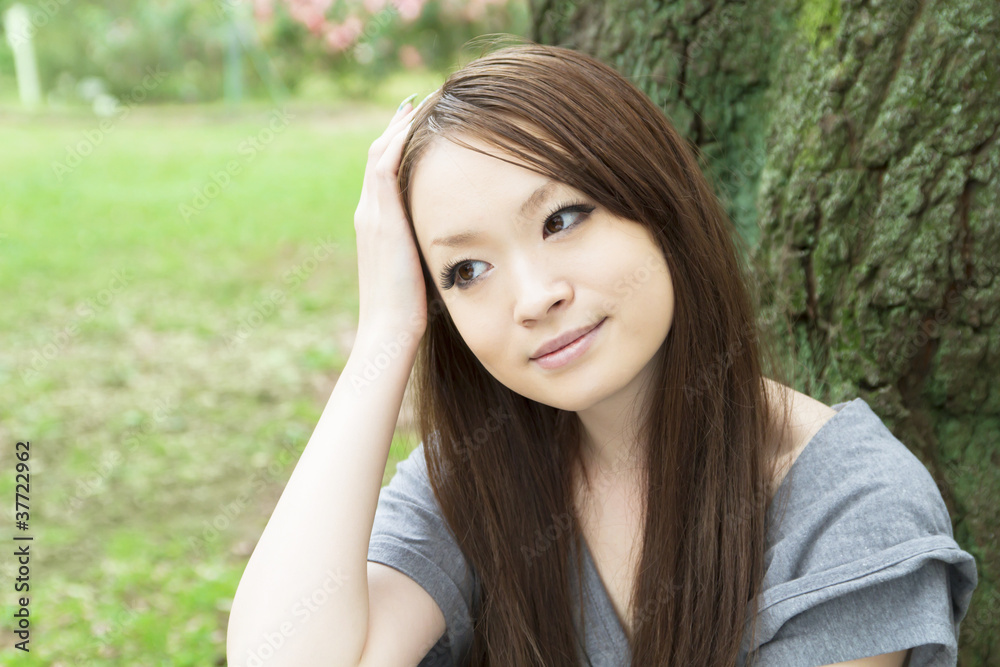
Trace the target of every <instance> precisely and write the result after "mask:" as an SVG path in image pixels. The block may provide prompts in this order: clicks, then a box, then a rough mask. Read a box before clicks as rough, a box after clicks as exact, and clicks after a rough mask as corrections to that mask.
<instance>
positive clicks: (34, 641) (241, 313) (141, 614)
mask: <svg viewBox="0 0 1000 667" xmlns="http://www.w3.org/2000/svg"><path fill="white" fill-rule="evenodd" d="M431 90H433V86H431V87H428V86H423V87H422V88H420V89H419V90H418V91H409V92H420V91H423V92H422V94H426V93H428V92H430V91H431ZM405 96H406V92H403V93H402V94H399V95H398V98H395V97H394V99H401V98H402V97H405ZM394 110H395V103H392V104H391V105H389V106H387V105H383V104H373V105H371V106H360V105H359V106H354V107H352V108H349V109H340V110H330V109H322V108H316V107H313V108H307V107H291V113H292V116H293V117H292V118H291V119H290V121H289V123H288V125H287V127H285V128H283V129H281V131H280V132H277V133H275V135H274V136H273V137H272V140H271V141H270V143H267V144H266V145H264V146H263V147H262V148H261V149H260V150H258V151H256V153H255V154H253V155H252V156H251V157H249V158H248V157H247V156H246V155H245V154H241V153H240V148H239V147H240V145H241V142H243V141H245V140H246V139H247V138H248V137H260V136H261V133H262V130H263V129H264V128H265V127H267V122H268V114H269V112H270V108H268V107H266V106H261V107H258V108H253V109H249V110H247V111H245V112H242V113H240V114H239V115H236V114H234V113H232V112H229V111H227V110H225V109H224V108H222V107H213V108H209V109H204V108H195V109H188V108H173V109H148V110H138V109H137V110H134V111H133V112H132V113H131V114H130V115H129V116H128V117H126V118H124V119H121V120H119V121H118V122H116V123H114V124H113V125H112V126H111V127H110V128H109V129H108V130H107V131H105V132H101V133H100V134H99V136H100V140H99V141H97V139H96V138H97V137H98V134H95V133H97V132H99V131H100V124H99V122H98V121H97V120H96V119H95V118H93V117H88V116H80V115H74V114H71V113H64V114H57V115H47V116H33V117H28V116H23V115H17V114H12V113H10V112H6V113H4V112H0V147H2V148H0V294H2V295H3V305H4V317H3V318H2V320H0V334H2V336H3V341H4V344H3V345H2V346H0V410H2V412H0V415H2V416H0V435H2V437H0V447H2V449H0V471H2V474H0V494H2V497H3V498H4V499H5V500H4V502H5V503H6V507H7V510H6V512H5V513H4V515H3V518H4V520H5V521H6V522H8V523H7V525H8V526H9V527H8V528H7V529H6V532H7V533H8V534H9V535H11V536H12V535H13V534H15V533H16V534H21V535H25V534H27V535H32V536H33V537H34V541H33V542H32V543H31V553H32V557H31V562H30V567H31V572H30V577H31V578H30V587H31V588H30V591H29V592H28V593H27V594H26V595H27V596H28V597H29V598H30V613H31V643H30V645H29V646H30V649H31V651H30V653H23V652H21V651H17V650H14V649H13V648H12V647H13V645H14V643H15V642H16V641H17V640H16V638H15V637H14V636H13V635H12V633H11V632H10V630H9V628H10V627H11V621H10V619H11V618H12V614H13V613H14V612H15V610H16V606H15V602H16V599H15V596H14V594H13V591H12V590H11V589H12V582H13V579H14V577H15V574H14V560H13V559H12V558H11V557H10V556H8V557H5V558H4V559H3V560H2V561H0V563H2V565H3V571H2V573H0V574H2V581H3V584H2V585H3V586H4V589H5V590H6V591H7V592H6V594H5V595H4V596H3V598H2V602H3V605H2V609H0V611H2V613H3V615H4V618H5V619H7V621H5V622H4V623H3V624H2V625H3V630H0V640H2V641H0V664H18V665H66V666H73V667H75V666H77V665H130V666H132V665H168V664H169V665H223V664H225V636H226V626H227V622H228V608H229V604H230V602H231V600H232V596H233V593H234V592H235V589H236V585H237V583H238V581H239V578H240V576H241V574H242V572H243V568H244V567H245V565H246V561H247V559H248V558H249V555H250V553H251V551H252V549H253V546H254V544H255V543H256V540H257V538H258V537H259V535H260V532H261V531H262V530H263V527H264V525H265V523H266V521H267V518H268V517H269V515H270V512H271V510H272V509H273V507H274V503H275V502H276V501H277V498H278V496H279V495H280V493H281V490H282V488H283V487H284V483H285V481H286V480H287V478H288V476H289V475H290V474H291V471H292V469H293V467H294V465H295V462H296V461H297V460H298V457H299V455H300V454H301V451H302V449H303V448H304V447H305V445H306V442H307V441H308V438H309V436H310V434H311V433H312V430H313V428H314V427H315V424H316V422H317V420H318V419H319V415H320V412H321V410H322V408H323V406H324V405H325V402H326V399H327V398H328V397H329V394H330V392H331V391H332V389H333V386H334V383H335V382H336V379H337V375H338V372H339V371H340V370H341V369H342V367H343V364H344V363H345V362H346V359H347V355H348V354H349V351H350V347H351V344H352V342H353V335H354V332H355V329H356V322H357V265H356V254H355V243H354V229H353V214H354V209H355V207H356V206H357V199H358V195H359V193H360V187H361V177H362V173H363V171H364V165H365V162H366V160H367V150H368V146H369V144H370V143H371V141H372V140H373V139H374V138H375V137H376V136H377V135H378V134H379V133H381V131H382V130H383V129H384V126H385V124H386V123H387V122H388V119H389V118H390V117H391V115H392V113H393V112H394ZM88 137H89V138H88ZM88 142H89V143H90V144H91V148H92V150H90V151H88V155H87V156H86V157H84V158H83V159H82V160H80V162H79V164H78V165H76V166H75V167H73V168H71V169H70V170H69V171H68V172H67V173H62V174H61V175H60V173H59V172H60V171H62V170H61V169H59V168H58V166H57V163H60V162H61V163H64V164H66V163H67V159H68V156H69V155H70V154H71V150H72V147H79V146H85V144H86V143H88ZM84 150H86V148H84ZM230 161H237V162H238V163H239V164H240V166H241V170H240V173H239V174H238V175H235V176H233V177H232V178H231V180H230V182H229V183H228V185H227V186H226V187H224V188H220V189H219V190H218V192H214V191H211V192H214V195H215V196H214V197H213V198H211V199H210V201H208V202H207V205H206V206H204V208H203V210H200V211H197V213H196V214H195V215H192V216H190V217H189V219H188V220H185V219H184V216H183V215H182V214H181V212H180V210H179V207H180V205H181V204H182V203H187V204H190V202H191V201H192V200H193V199H194V197H195V194H196V193H197V192H204V189H205V186H206V185H207V184H208V183H211V177H212V174H213V173H215V172H219V171H223V170H225V169H226V166H227V163H229V162H230ZM60 176H61V177H60ZM297 270H298V273H296V271H297ZM234 335H235V336H236V338H234ZM234 341H235V342H234ZM18 440H30V441H31V451H30V460H29V461H28V462H27V463H28V466H29V468H30V476H31V477H30V481H31V486H30V494H29V495H30V520H29V525H30V529H29V530H28V531H26V532H21V531H16V530H15V529H14V527H13V521H14V515H13V511H14V509H13V505H14V501H13V499H14V494H15V490H14V483H15V482H14V474H15V465H16V463H17V460H16V459H15V449H14V444H15V442H17V441H18ZM413 444H414V443H413V442H412V439H411V438H409V437H408V434H406V433H402V432H401V433H400V434H398V437H397V440H396V441H395V442H394V445H393V448H392V453H391V456H390V462H389V466H388V467H387V470H386V477H385V479H384V480H383V482H385V481H387V480H388V479H389V478H390V477H391V474H392V473H393V471H394V470H395V464H396V461H397V460H399V459H400V458H403V457H405V456H406V455H407V454H408V453H409V451H410V450H411V449H412V445H413ZM261 489H262V490H261ZM241 497H242V498H245V499H246V501H245V502H241V500H240V499H241ZM8 540H9V538H8ZM13 544H14V542H12V541H8V545H13ZM4 551H5V552H12V551H13V547H11V546H8V547H5V548H4ZM22 594H23V593H22ZM19 595H20V594H19Z"/></svg>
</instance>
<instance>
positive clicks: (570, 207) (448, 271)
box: [439, 202, 595, 289]
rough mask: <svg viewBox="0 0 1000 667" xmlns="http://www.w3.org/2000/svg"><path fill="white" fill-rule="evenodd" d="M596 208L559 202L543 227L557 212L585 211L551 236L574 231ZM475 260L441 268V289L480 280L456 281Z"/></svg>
mask: <svg viewBox="0 0 1000 667" xmlns="http://www.w3.org/2000/svg"><path fill="white" fill-rule="evenodd" d="M594 208H595V207H594V206H591V205H590V204H584V203H583V202H577V203H570V204H559V205H557V206H556V207H555V208H554V209H552V212H550V213H549V214H548V215H547V216H545V221H544V222H543V223H542V227H545V225H547V224H548V223H549V222H550V221H551V220H552V219H553V218H554V217H556V215H557V214H560V213H583V214H584V215H583V217H582V218H580V219H579V220H578V221H577V222H575V223H573V224H572V225H570V226H569V227H564V228H562V229H560V230H559V231H558V232H553V234H550V236H553V235H555V234H559V233H562V232H566V231H572V230H574V229H576V228H577V227H579V226H580V225H581V224H583V221H584V220H586V219H587V216H588V215H589V214H590V213H591V212H592V211H593V210H594ZM474 261H477V260H474V259H472V258H471V257H466V258H464V259H459V260H456V261H454V262H452V263H451V264H449V265H448V266H446V267H444V269H442V270H441V275H440V276H439V281H440V284H441V289H451V288H452V287H453V286H455V285H457V286H458V288H459V289H466V288H467V287H468V286H469V285H472V284H473V283H475V282H476V281H477V280H479V278H473V279H472V280H470V281H469V282H467V283H464V284H463V283H456V282H455V278H456V271H457V269H458V267H460V266H462V265H463V264H465V263H466V262H474Z"/></svg>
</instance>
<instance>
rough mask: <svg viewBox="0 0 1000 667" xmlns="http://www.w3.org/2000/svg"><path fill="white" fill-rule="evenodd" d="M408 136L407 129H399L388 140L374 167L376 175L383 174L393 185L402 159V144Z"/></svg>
mask: <svg viewBox="0 0 1000 667" xmlns="http://www.w3.org/2000/svg"><path fill="white" fill-rule="evenodd" d="M408 134H409V127H406V128H400V130H399V132H397V133H396V134H395V135H394V136H393V137H392V139H390V140H389V143H388V145H387V146H386V148H385V152H384V153H382V157H381V158H379V160H378V164H377V165H376V167H375V171H376V173H379V174H384V175H385V176H386V177H387V178H390V179H391V180H392V182H393V184H395V183H396V178H398V176H399V164H400V162H401V161H402V157H403V142H404V141H406V136H407V135H408Z"/></svg>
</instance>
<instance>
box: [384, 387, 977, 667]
mask: <svg viewBox="0 0 1000 667" xmlns="http://www.w3.org/2000/svg"><path fill="white" fill-rule="evenodd" d="M831 407H832V408H833V409H835V410H837V414H836V415H834V416H833V417H832V418H831V419H830V420H829V421H827V422H826V423H825V424H824V425H823V427H822V428H821V429H820V430H819V431H818V432H817V433H816V434H815V435H814V436H813V438H812V440H810V441H809V444H808V445H807V446H806V448H805V449H804V450H803V451H802V452H801V453H800V454H799V457H798V458H797V459H796V461H795V463H794V464H793V465H792V467H791V469H790V470H789V472H788V474H787V475H786V477H785V479H784V480H783V481H782V483H781V486H780V487H779V489H778V494H779V495H781V496H782V497H784V496H786V495H787V497H788V502H787V505H786V508H785V514H784V517H783V518H782V521H781V523H780V524H779V525H775V524H774V518H775V516H774V515H775V514H776V512H777V508H776V507H775V505H776V504H777V503H778V499H776V500H775V503H774V504H772V505H771V507H770V508H769V509H768V514H767V517H768V536H767V548H766V551H765V577H764V594H763V599H762V606H761V610H762V615H761V617H760V619H759V621H758V629H757V638H756V642H755V643H756V644H757V645H759V646H760V647H761V648H760V654H759V655H760V659H761V662H760V664H763V665H768V667H784V666H788V667H792V666H794V667H814V666H818V665H828V664H831V663H836V662H842V661H846V660H853V659H856V658H863V657H867V656H871V655H878V654H881V653H891V652H893V651H899V650H902V649H905V648H911V647H912V648H913V654H912V658H911V660H910V664H909V667H926V666H928V665H933V666H935V667H941V666H945V665H950V666H953V665H955V664H956V663H957V660H958V650H957V646H958V628H959V622H960V621H961V620H962V619H963V618H964V617H965V614H966V611H967V610H968V607H969V601H970V599H971V597H972V591H973V589H975V587H976V584H977V583H978V577H977V572H976V563H975V560H974V559H973V557H972V556H971V555H970V554H969V553H967V552H965V551H963V550H962V549H961V548H960V547H959V546H958V544H957V543H956V542H955V540H954V539H953V534H952V526H951V518H950V516H949V515H948V510H947V508H946V506H945V504H944V501H943V499H942V498H941V493H940V491H938V487H937V484H936V483H935V481H934V479H933V477H931V475H930V473H929V472H928V471H927V468H926V467H925V466H924V465H923V464H922V463H921V462H920V460H919V459H917V458H916V456H914V455H913V453H912V452H910V450H909V449H907V447H906V446H905V445H904V444H903V443H901V442H900V441H899V440H898V439H896V437H895V436H893V435H892V433H891V432H890V431H889V429H888V428H886V426H885V425H884V424H883V423H882V421H881V419H880V418H879V417H878V415H876V414H875V413H874V412H873V411H872V409H871V407H870V406H869V405H868V403H867V402H865V401H864V400H863V399H861V398H855V399H854V400H853V401H849V402H844V403H837V404H836V405H833V406H831ZM368 560H370V561H375V562H378V563H384V564H386V565H389V566H391V567H393V568H395V569H397V570H399V571H400V572H403V573H404V574H406V575H407V576H409V577H411V578H412V579H413V580H414V581H416V582H417V583H418V584H420V585H421V586H422V587H423V588H424V589H425V590H426V591H427V592H428V593H429V594H430V595H431V597H433V598H434V600H435V601H436V602H437V603H438V606H440V608H441V611H442V612H443V613H444V617H445V621H446V623H447V630H446V631H445V634H444V635H443V636H442V637H441V639H440V640H438V642H437V644H435V645H434V647H433V648H431V650H430V651H429V652H428V653H427V655H426V656H425V657H424V659H423V660H422V661H421V662H420V665H419V667H462V666H464V665H465V664H466V659H467V651H468V649H469V647H470V646H471V644H472V618H471V610H472V609H473V608H474V605H475V603H476V602H477V601H478V595H479V591H478V583H477V580H476V578H475V576H474V574H473V573H472V572H471V570H470V567H469V565H468V563H467V561H466V560H465V558H464V556H463V554H462V551H461V549H460V548H459V547H458V545H457V543H456V541H455V538H454V535H453V533H452V532H451V530H450V529H449V527H448V526H447V524H446V523H445V521H444V519H443V517H442V516H441V513H440V507H439V505H438V504H437V501H436V499H435V498H434V494H433V492H432V491H431V488H430V484H429V482H428V478H427V469H426V466H425V463H424V459H423V443H422V442H421V443H420V445H418V447H417V448H416V449H415V450H414V451H413V452H412V453H411V454H410V455H409V457H408V458H407V459H406V460H404V461H400V463H399V465H398V466H397V468H396V474H395V475H394V476H393V478H392V480H391V481H390V482H389V484H387V485H386V486H384V487H383V488H382V490H381V491H380V492H379V500H378V508H377V510H376V512H375V523H374V526H373V527H372V535H371V541H370V542H369V547H368ZM584 564H585V572H584V586H585V587H586V588H587V591H588V593H587V595H586V596H585V597H586V602H587V607H586V614H585V616H586V623H587V626H586V633H585V636H586V654H585V655H584V654H583V653H582V652H581V656H580V657H581V663H580V664H581V665H592V666H593V667H621V666H624V665H628V664H629V660H630V657H631V654H630V651H629V647H628V643H627V642H626V639H625V633H624V630H623V628H622V627H621V623H620V622H619V620H618V616H617V615H616V614H615V611H614V607H613V606H612V604H611V600H610V598H609V597H608V594H607V590H606V589H605V587H604V585H603V582H602V581H601V579H600V576H599V574H598V573H597V569H596V568H595V566H594V563H593V560H592V556H591V554H590V551H589V549H587V548H586V542H584ZM569 567H570V568H571V570H570V573H571V575H575V569H574V565H573V564H572V563H571V564H570V565H569ZM570 580H571V581H574V579H573V578H572V577H571V579H570ZM574 588H575V587H574ZM573 597H574V600H576V601H577V604H579V595H578V592H577V591H575V590H574V592H573ZM577 629H578V631H579V625H577ZM748 643H749V636H748V635H745V636H744V641H743V649H742V652H741V654H740V658H739V663H738V666H742V665H743V664H744V661H745V659H746V653H747V650H748V649H749V646H748Z"/></svg>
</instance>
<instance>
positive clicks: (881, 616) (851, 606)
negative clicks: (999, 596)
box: [755, 399, 977, 667]
mask: <svg viewBox="0 0 1000 667" xmlns="http://www.w3.org/2000/svg"><path fill="white" fill-rule="evenodd" d="M800 464H801V465H800ZM788 479H789V482H790V483H788V484H787V485H786V484H785V483H783V484H782V487H781V489H780V490H779V494H781V493H787V494H788V504H787V506H786V508H785V511H784V514H783V516H781V519H780V521H777V522H774V523H773V524H771V523H769V529H768V530H769V538H768V543H769V547H768V549H767V552H766V554H765V564H766V573H765V579H764V595H763V602H762V605H761V616H760V619H759V625H758V636H757V640H756V641H755V644H756V645H758V646H759V653H758V656H757V664H758V665H766V666H767V667H786V666H787V667H793V666H794V667H818V666H820V665H829V664H833V663H837V662H844V661H847V660H854V659H858V658H864V657H868V656H873V655H880V654H883V653H892V652H895V651H900V650H903V649H912V652H911V657H910V662H909V667H944V666H946V665H947V666H954V665H955V664H956V663H957V660H958V636H959V624H960V622H961V620H962V618H963V617H964V616H965V614H966V612H967V611H968V607H969V602H970V601H971V598H972V592H973V590H974V589H975V587H976V584H977V572H976V565H975V560H974V559H973V557H972V555H971V554H969V553H967V552H965V551H963V550H962V549H961V548H960V547H959V545H958V544H957V543H956V542H955V540H954V539H953V535H952V527H951V518H950V516H949V514H948V510H947V507H946V506H945V503H944V500H943V499H942V497H941V493H940V491H939V490H938V487H937V484H936V483H935V482H934V479H933V478H932V477H931V475H930V473H929V472H928V470H927V468H926V467H925V466H924V465H923V463H921V462H920V460H919V459H917V458H916V456H914V455H913V453H912V452H910V451H909V450H908V449H907V448H906V446H905V445H903V443H901V442H900V441H899V440H897V439H896V438H895V437H894V436H893V435H892V433H891V432H890V431H889V430H888V429H887V428H886V427H885V425H884V424H883V423H882V422H881V420H880V419H879V418H878V416H877V415H876V414H875V413H874V412H873V411H872V410H871V408H870V407H869V406H868V405H867V403H865V402H864V401H863V400H861V399H855V400H854V401H852V402H851V403H849V404H847V407H846V408H843V409H842V410H841V411H840V414H838V415H836V416H834V417H833V418H831V419H830V421H829V422H828V423H827V424H826V425H824V427H823V429H821V430H820V431H819V432H818V433H817V435H816V436H815V437H814V439H813V440H812V441H810V443H809V445H808V446H807V447H806V449H805V450H803V452H802V453H801V454H800V457H799V460H798V461H796V463H795V464H794V465H793V467H792V469H791V471H790V472H789V478H788ZM774 518H775V517H774V516H773V515H771V513H770V510H769V520H771V519H774Z"/></svg>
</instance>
